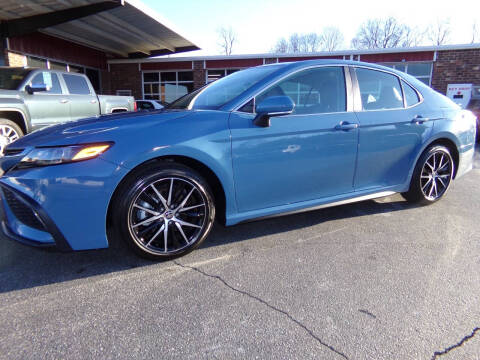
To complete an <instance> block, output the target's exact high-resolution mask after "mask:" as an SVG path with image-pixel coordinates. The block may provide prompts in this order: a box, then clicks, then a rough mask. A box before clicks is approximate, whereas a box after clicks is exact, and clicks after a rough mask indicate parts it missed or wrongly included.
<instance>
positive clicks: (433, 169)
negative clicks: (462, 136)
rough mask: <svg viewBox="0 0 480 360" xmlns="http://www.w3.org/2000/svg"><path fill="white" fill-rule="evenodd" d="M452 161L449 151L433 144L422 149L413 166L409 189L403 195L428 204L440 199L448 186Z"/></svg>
mask: <svg viewBox="0 0 480 360" xmlns="http://www.w3.org/2000/svg"><path fill="white" fill-rule="evenodd" d="M453 171H454V162H453V159H452V156H451V155H450V151H449V150H448V149H447V148H446V147H445V146H442V145H433V146H431V147H429V148H428V149H427V150H425V151H424V153H423V154H422V156H420V159H419V160H418V162H417V165H416V166H415V170H414V172H413V176H412V180H411V183H410V189H409V191H408V192H406V193H402V195H403V197H404V198H405V199H406V200H407V201H409V202H414V203H420V204H422V205H429V204H432V203H434V202H436V201H438V200H440V199H441V198H442V197H443V196H444V195H445V193H446V192H447V190H448V189H449V187H450V183H451V182H452V177H453Z"/></svg>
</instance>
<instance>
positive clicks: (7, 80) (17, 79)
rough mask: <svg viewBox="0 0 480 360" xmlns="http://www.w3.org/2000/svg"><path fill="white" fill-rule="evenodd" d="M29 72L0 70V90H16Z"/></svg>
mask: <svg viewBox="0 0 480 360" xmlns="http://www.w3.org/2000/svg"><path fill="white" fill-rule="evenodd" d="M30 71H31V70H27V69H14V68H0V89H4V90H17V89H18V87H19V86H20V84H21V83H22V82H23V80H24V79H25V78H26V77H27V75H28V74H29V73H30Z"/></svg>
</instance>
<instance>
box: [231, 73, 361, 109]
mask: <svg viewBox="0 0 480 360" xmlns="http://www.w3.org/2000/svg"><path fill="white" fill-rule="evenodd" d="M323 67H340V68H343V76H344V80H345V81H344V84H345V102H346V104H345V110H344V111H336V112H330V113H311V114H291V115H288V116H299V115H300V116H308V115H322V114H340V113H346V112H350V111H348V108H349V106H348V105H349V94H348V88H347V81H348V80H347V69H346V68H347V67H348V65H345V64H324V65H311V66H307V67H304V68H301V69H297V70H295V71H292V72H289V73H288V74H285V75H284V76H282V77H281V78H279V79H277V80H276V81H274V82H273V83H271V84H267V85H265V86H264V87H262V88H261V89H260V90H258V91H257V92H256V93H255V94H254V95H253V96H252V97H250V98H248V100H247V101H244V102H243V103H242V104H241V105H239V106H237V107H235V108H234V109H233V110H232V111H231V112H239V113H242V114H253V115H255V114H256V112H255V98H256V97H257V96H258V95H260V94H261V93H262V92H264V91H265V89H267V88H269V87H272V86H275V85H276V84H278V83H279V82H281V81H283V80H285V79H286V78H288V77H290V76H292V75H295V74H296V73H298V72H301V71H304V70H311V69H316V68H323ZM348 77H349V78H350V73H348ZM350 80H351V79H350ZM252 99H253V113H248V112H244V111H239V109H241V108H242V107H243V106H245V105H246V104H248V103H249V102H250V101H251V100H252ZM352 111H353V110H352Z"/></svg>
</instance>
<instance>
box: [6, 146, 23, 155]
mask: <svg viewBox="0 0 480 360" xmlns="http://www.w3.org/2000/svg"><path fill="white" fill-rule="evenodd" d="M23 150H25V149H9V148H6V149H5V151H4V155H5V156H14V155H18V154H20V153H22V152H23Z"/></svg>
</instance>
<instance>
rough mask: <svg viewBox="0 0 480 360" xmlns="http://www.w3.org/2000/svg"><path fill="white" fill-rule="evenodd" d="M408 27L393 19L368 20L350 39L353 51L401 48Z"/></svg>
mask: <svg viewBox="0 0 480 360" xmlns="http://www.w3.org/2000/svg"><path fill="white" fill-rule="evenodd" d="M407 32H408V27H407V26H406V25H404V24H401V23H399V22H398V21H397V20H396V19H395V18H394V17H389V18H386V19H370V20H368V21H367V22H365V23H363V24H362V25H361V26H360V29H359V30H358V32H357V35H356V36H355V37H354V38H353V39H352V46H353V47H354V48H355V49H384V48H393V47H399V46H403V40H404V39H405V34H406V33H407Z"/></svg>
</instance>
